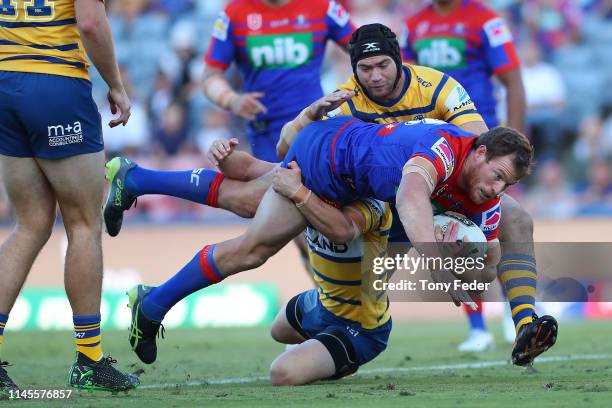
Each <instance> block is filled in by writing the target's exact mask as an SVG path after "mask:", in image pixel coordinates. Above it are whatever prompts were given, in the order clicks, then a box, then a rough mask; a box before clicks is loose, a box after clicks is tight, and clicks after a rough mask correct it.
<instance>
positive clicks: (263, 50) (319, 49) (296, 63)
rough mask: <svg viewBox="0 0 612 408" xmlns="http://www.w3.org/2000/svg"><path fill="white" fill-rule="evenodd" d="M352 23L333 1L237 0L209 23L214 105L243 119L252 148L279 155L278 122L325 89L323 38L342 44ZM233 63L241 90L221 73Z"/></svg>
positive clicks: (208, 77) (207, 84)
mask: <svg viewBox="0 0 612 408" xmlns="http://www.w3.org/2000/svg"><path fill="white" fill-rule="evenodd" d="M352 32H353V25H352V23H351V22H350V20H349V15H348V13H347V12H346V11H345V10H344V8H343V7H342V6H341V5H340V4H338V3H337V2H335V1H333V0H313V1H310V2H303V1H299V0H236V1H233V2H231V3H230V4H229V5H228V6H227V7H226V8H225V10H224V11H222V12H221V13H220V15H219V18H218V19H217V21H216V22H215V27H214V29H213V33H212V39H211V42H210V45H209V47H208V51H207V53H206V59H205V60H206V68H205V71H204V78H203V84H204V85H203V86H204V92H205V94H206V96H208V98H209V99H210V100H211V101H212V102H213V103H215V104H216V105H218V106H220V107H222V108H224V109H228V110H231V111H232V112H233V113H235V114H236V115H238V116H240V117H242V118H245V119H247V120H248V132H247V133H248V138H249V142H250V145H251V150H252V152H253V155H254V156H255V157H257V158H258V159H262V160H266V161H269V162H277V161H278V158H277V156H276V149H275V147H276V143H277V142H278V137H279V134H280V130H281V128H282V126H283V125H284V124H285V123H286V122H288V121H290V120H291V119H293V118H294V117H296V116H297V114H298V113H299V112H300V110H301V109H303V107H304V106H307V105H309V104H310V103H312V102H314V101H315V100H317V99H319V98H320V97H321V96H322V95H323V91H322V89H321V72H320V71H321V65H322V63H323V56H324V51H325V44H326V42H327V40H330V39H331V40H333V41H335V42H336V43H337V44H339V45H340V46H341V47H343V48H344V49H347V43H348V41H349V38H350V36H351V33H352ZM233 62H235V63H236V65H237V67H238V70H239V72H240V75H241V79H242V81H243V90H242V93H238V92H237V91H235V90H234V89H232V87H231V86H230V84H229V82H228V81H227V79H225V77H224V72H225V71H226V69H227V68H228V67H229V66H230V65H231V64H232V63H233Z"/></svg>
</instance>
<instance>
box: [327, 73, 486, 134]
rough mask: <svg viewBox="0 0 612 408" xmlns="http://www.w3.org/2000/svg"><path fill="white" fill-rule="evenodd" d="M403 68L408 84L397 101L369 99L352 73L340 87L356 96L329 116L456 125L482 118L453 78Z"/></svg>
mask: <svg viewBox="0 0 612 408" xmlns="http://www.w3.org/2000/svg"><path fill="white" fill-rule="evenodd" d="M403 69H404V74H405V75H406V83H405V85H404V89H403V90H402V93H401V95H400V96H399V97H398V99H397V100H396V101H391V102H390V103H383V102H376V101H374V100H372V99H370V98H369V97H368V96H367V94H366V93H365V92H364V91H363V88H362V87H361V85H359V84H358V83H357V81H356V80H355V76H354V75H353V76H351V77H350V78H349V79H348V80H347V81H346V82H345V83H344V84H342V85H340V86H339V87H338V89H340V90H346V91H355V92H356V94H357V95H355V96H354V97H353V98H351V99H350V100H349V101H347V102H345V103H343V104H342V105H341V106H340V107H339V108H338V109H336V110H333V111H332V112H330V113H329V115H328V116H329V117H332V116H338V115H349V116H353V117H355V118H358V119H361V120H363V121H365V122H375V123H380V124H382V123H390V122H404V121H410V120H421V119H425V118H429V119H439V120H443V121H445V122H448V123H452V124H453V125H457V126H461V125H462V124H464V123H467V122H473V121H482V117H481V116H480V114H479V113H478V111H477V110H476V107H475V106H474V103H473V102H472V100H471V99H470V96H469V95H468V93H467V91H466V90H465V89H464V88H463V87H462V86H461V85H460V84H459V83H458V82H457V81H455V80H454V79H453V78H452V77H450V76H448V75H446V74H444V73H442V72H440V71H438V70H435V69H433V68H428V67H422V66H419V65H408V64H405V65H404V66H403Z"/></svg>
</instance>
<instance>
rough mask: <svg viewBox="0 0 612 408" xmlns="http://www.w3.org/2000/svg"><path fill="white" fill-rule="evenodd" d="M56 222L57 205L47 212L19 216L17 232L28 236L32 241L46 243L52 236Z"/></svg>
mask: <svg viewBox="0 0 612 408" xmlns="http://www.w3.org/2000/svg"><path fill="white" fill-rule="evenodd" d="M54 223H55V207H53V209H50V210H49V211H46V212H37V213H31V214H28V215H27V216H25V217H18V218H17V225H16V228H15V233H16V234H20V235H22V236H27V237H28V238H29V239H30V240H31V241H36V242H37V243H39V244H40V245H44V244H45V243H46V242H47V241H48V240H49V238H50V237H51V232H52V231H53V224H54Z"/></svg>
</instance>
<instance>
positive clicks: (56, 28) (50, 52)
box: [0, 0, 89, 79]
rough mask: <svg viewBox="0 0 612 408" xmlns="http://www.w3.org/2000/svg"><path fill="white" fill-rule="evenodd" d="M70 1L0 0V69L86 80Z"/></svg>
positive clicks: (82, 54)
mask: <svg viewBox="0 0 612 408" xmlns="http://www.w3.org/2000/svg"><path fill="white" fill-rule="evenodd" d="M88 68H89V63H88V61H87V57H86V54H85V49H84V47H83V43H82V42H81V36H80V34H79V28H78V26H77V21H76V13H75V7H74V1H50V0H33V1H29V2H27V1H17V2H16V1H6V0H5V1H3V2H2V4H1V5H0V70H2V71H16V72H35V73H39V74H55V75H63V76H68V77H73V78H83V79H89V71H88Z"/></svg>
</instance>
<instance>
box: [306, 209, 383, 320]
mask: <svg viewBox="0 0 612 408" xmlns="http://www.w3.org/2000/svg"><path fill="white" fill-rule="evenodd" d="M350 205H351V206H353V208H355V209H356V210H358V211H360V212H361V213H362V214H363V216H364V218H365V220H366V224H365V225H366V228H365V231H363V233H362V235H361V236H360V237H358V238H357V239H355V240H353V241H351V242H348V243H345V244H339V243H335V242H332V241H330V240H329V239H327V238H326V237H325V236H324V235H323V234H321V233H320V232H318V231H316V230H314V229H312V228H310V227H309V228H307V230H306V240H307V241H308V247H309V254H310V265H311V266H312V269H313V271H314V278H315V281H316V283H317V285H318V290H319V298H320V299H321V303H322V304H323V306H324V307H325V308H326V309H327V310H329V311H330V312H332V313H333V314H335V315H336V316H339V317H342V318H344V319H349V320H352V321H356V322H359V323H360V324H361V326H362V327H363V328H365V329H374V328H376V327H379V326H381V325H383V324H385V323H386V322H387V321H388V320H389V318H390V317H391V312H390V310H389V301H388V298H387V293H386V291H382V290H381V291H376V290H375V289H374V285H373V282H374V280H377V279H383V280H385V281H386V277H385V276H378V275H375V274H374V273H373V272H372V265H373V259H374V257H377V256H385V254H386V249H387V239H388V237H389V230H390V228H391V223H392V220H393V216H392V215H391V210H390V208H389V204H387V203H384V202H382V201H378V200H374V199H369V198H367V199H361V200H359V201H357V202H355V203H352V204H350Z"/></svg>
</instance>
